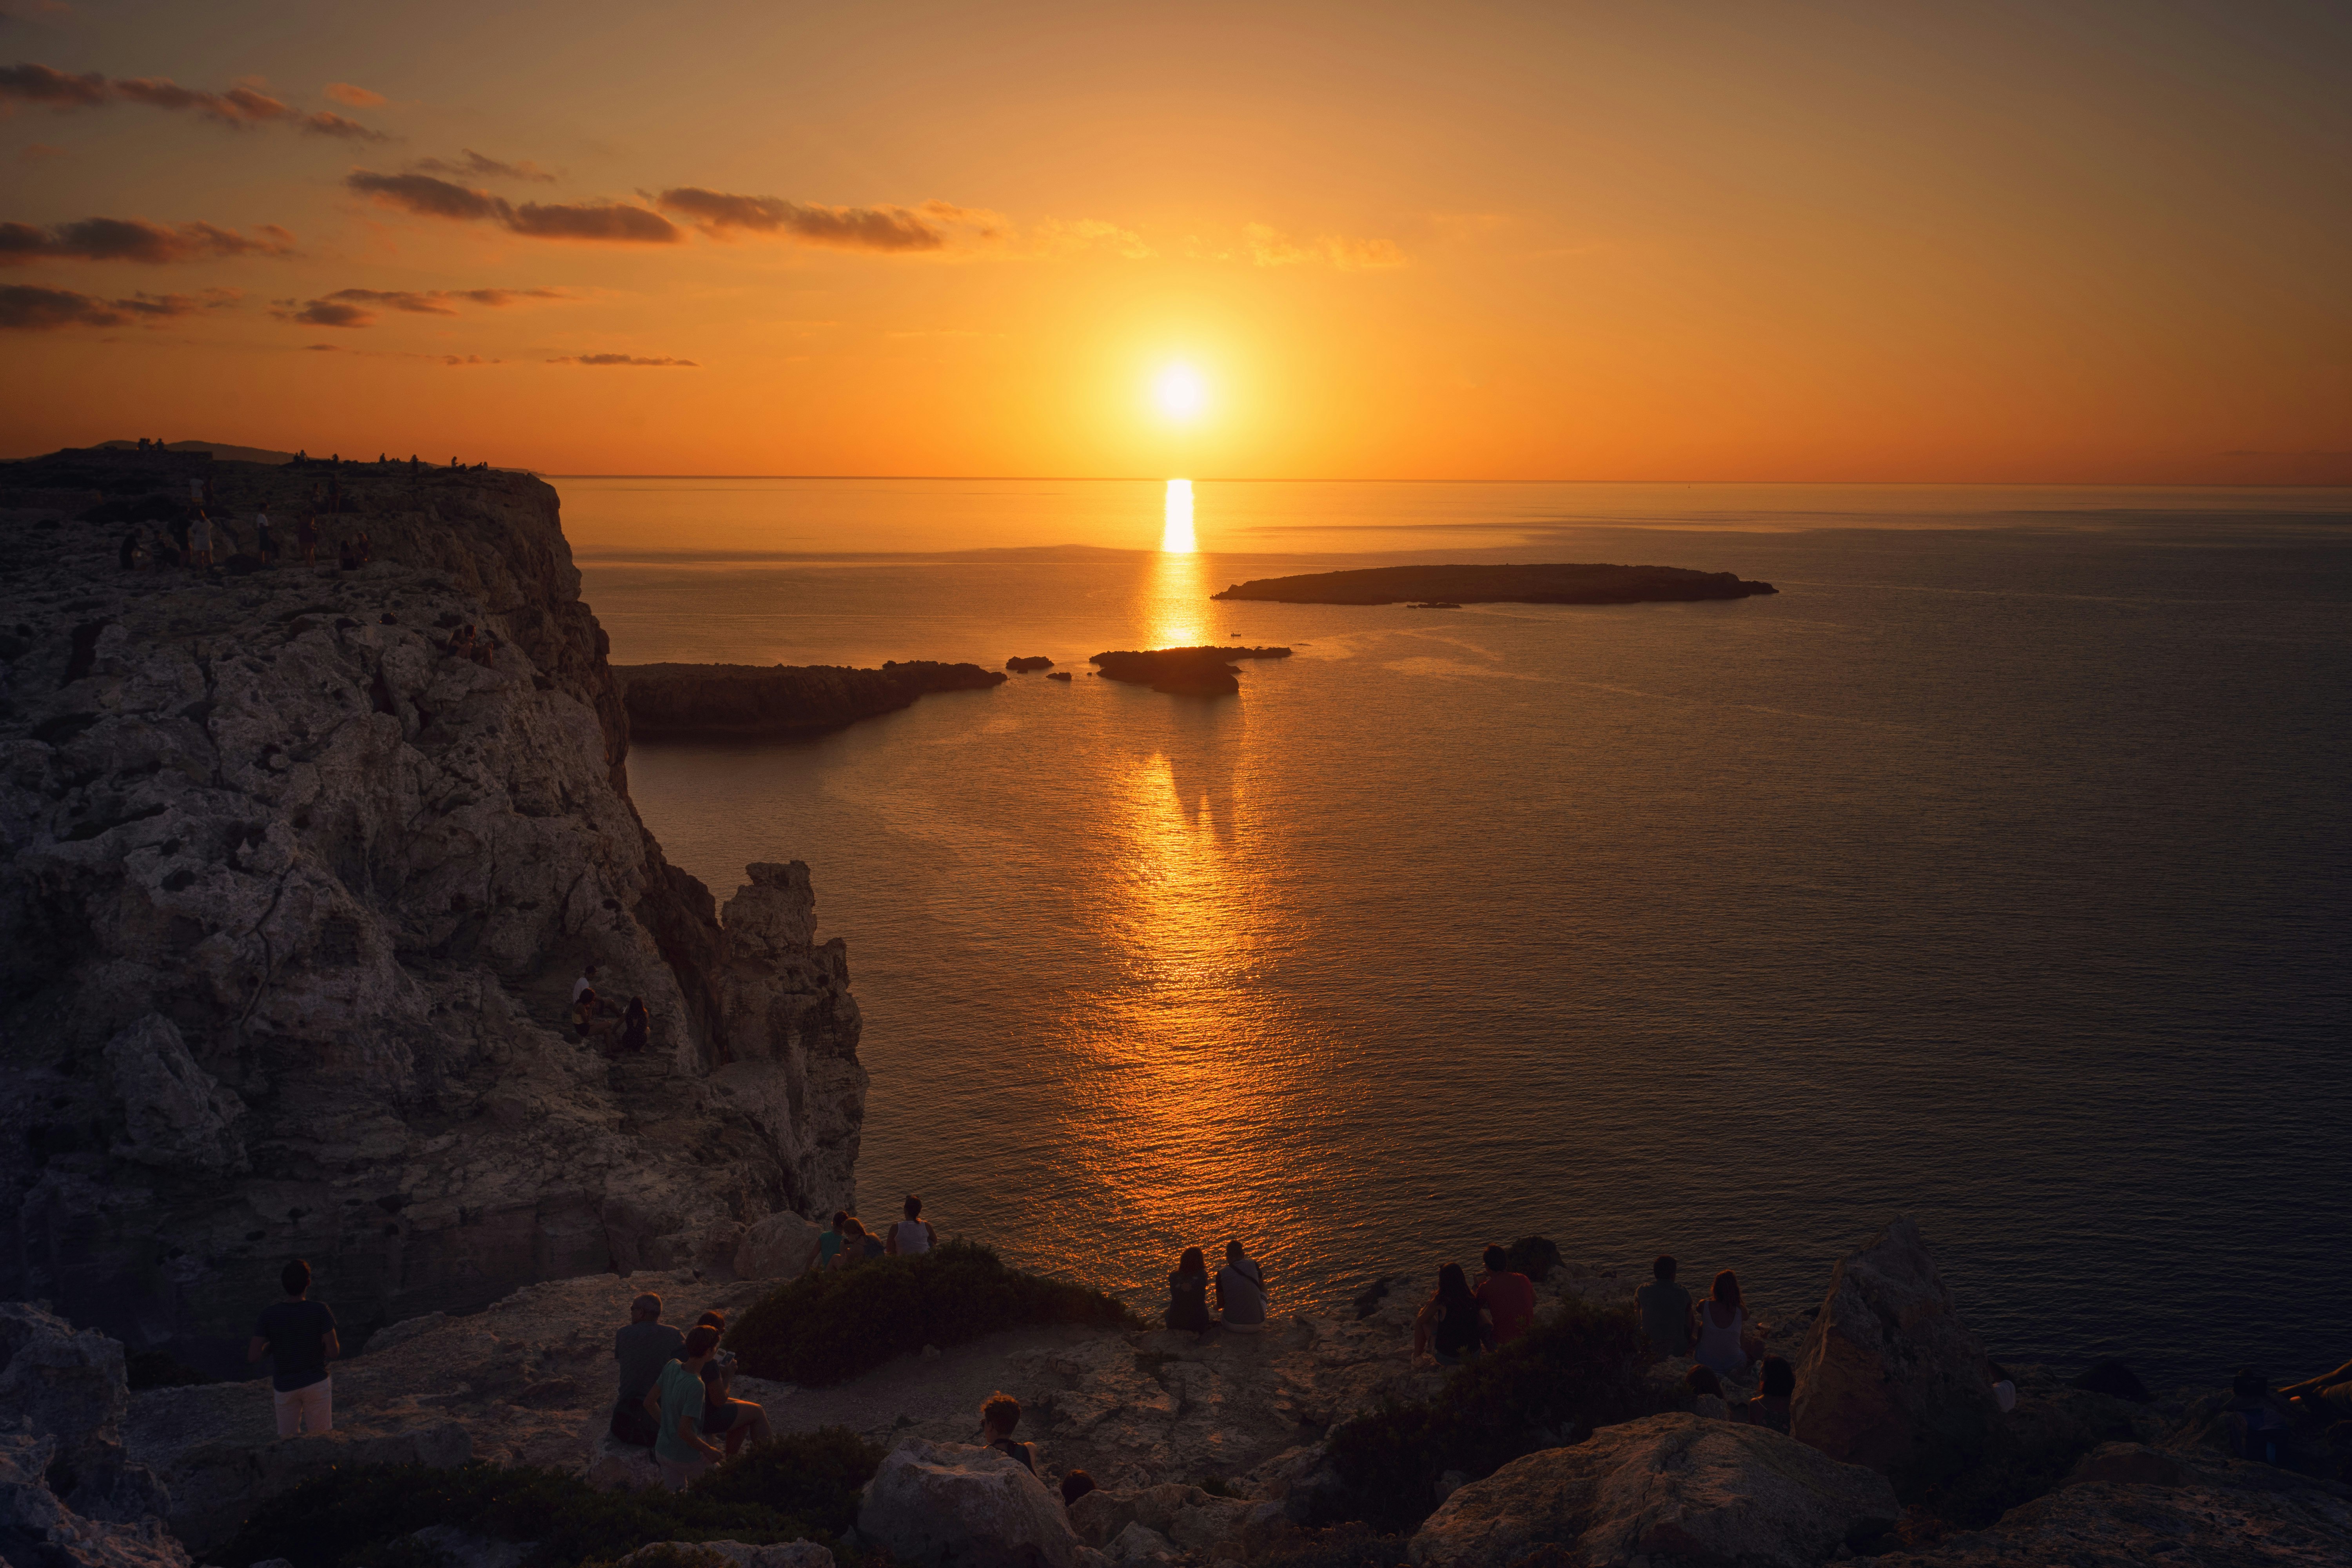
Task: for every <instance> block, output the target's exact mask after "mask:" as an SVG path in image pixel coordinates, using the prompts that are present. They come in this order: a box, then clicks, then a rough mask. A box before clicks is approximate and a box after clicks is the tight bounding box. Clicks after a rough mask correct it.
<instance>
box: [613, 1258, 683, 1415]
mask: <svg viewBox="0 0 2352 1568" xmlns="http://www.w3.org/2000/svg"><path fill="white" fill-rule="evenodd" d="M661 1313H662V1299H661V1298H660V1297H659V1296H656V1295H655V1294H653V1293H652V1292H651V1291H647V1292H646V1294H645V1295H642V1296H640V1297H638V1298H637V1299H636V1300H634V1301H632V1302H630V1303H629V1326H628V1327H627V1328H625V1329H620V1330H616V1331H614V1334H613V1359H614V1361H616V1362H619V1363H621V1397H620V1400H619V1402H618V1403H616V1404H615V1405H614V1406H613V1422H612V1426H611V1431H612V1434H613V1436H615V1437H617V1438H619V1439H620V1440H621V1441H622V1442H624V1443H634V1444H635V1445H636V1446H637V1447H640V1448H650V1447H653V1442H654V1437H655V1436H656V1427H655V1425H654V1417H653V1416H652V1415H650V1414H648V1413H647V1412H646V1394H648V1393H650V1392H651V1391H652V1389H653V1386H654V1381H655V1380H656V1378H658V1377H659V1376H660V1375H661V1370H662V1368H663V1367H665V1366H667V1365H668V1364H669V1363H671V1362H673V1361H675V1360H677V1355H678V1352H681V1351H683V1350H684V1349H685V1348H686V1336H685V1335H684V1334H682V1333H679V1332H678V1331H677V1330H676V1329H673V1328H671V1327H670V1326H669V1325H668V1324H667V1323H665V1322H663V1321H661Z"/></svg>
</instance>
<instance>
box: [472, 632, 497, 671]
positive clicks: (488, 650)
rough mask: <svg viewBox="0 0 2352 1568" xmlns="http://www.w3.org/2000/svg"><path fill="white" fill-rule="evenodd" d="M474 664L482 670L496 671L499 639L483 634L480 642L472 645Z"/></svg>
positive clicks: (486, 633)
mask: <svg viewBox="0 0 2352 1568" xmlns="http://www.w3.org/2000/svg"><path fill="white" fill-rule="evenodd" d="M474 662H475V663H476V664H478V665H480V666H481V667H482V668H484V669H496V668H498V667H499V639H498V638H497V637H492V636H491V635H490V634H489V633H488V632H484V633H483V634H482V636H481V638H480V640H479V641H478V642H476V643H475V644H474Z"/></svg>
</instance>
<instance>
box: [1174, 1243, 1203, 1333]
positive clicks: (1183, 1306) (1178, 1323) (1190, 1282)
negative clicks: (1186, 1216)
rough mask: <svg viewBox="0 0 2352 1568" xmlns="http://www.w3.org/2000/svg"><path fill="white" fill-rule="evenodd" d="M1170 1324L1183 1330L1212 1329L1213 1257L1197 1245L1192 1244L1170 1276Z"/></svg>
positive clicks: (1198, 1330)
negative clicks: (1210, 1298) (1211, 1272)
mask: <svg viewBox="0 0 2352 1568" xmlns="http://www.w3.org/2000/svg"><path fill="white" fill-rule="evenodd" d="M1168 1326H1169V1327H1170V1328H1171V1329H1175V1330H1178V1331H1188V1332H1191V1333H1195V1334H1205V1333H1207V1332H1208V1331H1209V1260H1208V1259H1207V1258H1203V1257H1202V1255H1201V1249H1200V1248H1199V1247H1186V1248H1185V1249H1184V1256H1183V1257H1181V1258H1178V1259H1177V1260H1176V1270H1175V1272H1174V1273H1172V1274H1171V1275H1169V1276H1168Z"/></svg>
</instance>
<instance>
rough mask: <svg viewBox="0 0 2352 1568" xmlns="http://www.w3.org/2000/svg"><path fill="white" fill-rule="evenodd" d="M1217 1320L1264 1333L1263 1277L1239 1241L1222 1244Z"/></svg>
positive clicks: (1244, 1330)
mask: <svg viewBox="0 0 2352 1568" xmlns="http://www.w3.org/2000/svg"><path fill="white" fill-rule="evenodd" d="M1457 1272H1458V1271H1457ZM1217 1318H1218V1321H1221V1322H1223V1324H1224V1326H1225V1327H1226V1328H1229V1329H1231V1330H1233V1331H1234V1332H1235V1333H1241V1334H1262V1333H1264V1332H1265V1272H1264V1270H1262V1269H1260V1268H1258V1266H1257V1261H1256V1259H1255V1258H1251V1257H1250V1255H1249V1254H1248V1253H1246V1252H1244V1251H1243V1250H1242V1244H1241V1243H1240V1242H1238V1241H1228V1242H1226V1243H1225V1266H1224V1267H1223V1268H1220V1269H1218V1270H1217Z"/></svg>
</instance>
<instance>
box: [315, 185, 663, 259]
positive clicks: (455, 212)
mask: <svg viewBox="0 0 2352 1568" xmlns="http://www.w3.org/2000/svg"><path fill="white" fill-rule="evenodd" d="M343 184H344V186H345V188H346V189H349V190H352V191H355V192H357V193H358V194H359V195H363V196H369V197H373V199H374V200H376V201H378V202H380V203H382V204H383V205H386V206H390V207H397V208H399V209H400V210H401V211H403V212H409V213H415V215H417V216H420V217H439V218H449V219H452V220H454V221H457V222H460V223H494V224H497V225H499V226H500V227H503V228H507V229H510V230H512V231H513V232H514V233H516V234H520V235H528V236H530V237H531V238H533V239H586V240H605V241H611V242H614V243H616V244H625V245H675V244H677V242H678V241H680V240H682V239H684V238H685V237H686V231H685V230H683V229H681V228H679V227H678V226H677V225H676V224H674V223H672V222H670V221H669V219H667V218H666V217H664V216H661V214H659V213H657V212H655V211H654V210H652V209H651V208H650V207H639V206H630V205H625V204H623V203H618V202H594V203H585V204H580V205H543V204H541V203H539V202H524V203H521V204H520V205H517V204H516V203H513V202H509V201H508V200H507V199H506V198H505V197H504V196H499V195H491V194H490V193H489V192H488V191H478V190H475V189H474V188H472V187H471V186H469V185H460V184H453V183H451V182H450V181H447V180H443V179H436V178H435V177H434V176H433V175H430V174H375V173H373V171H370V170H367V169H355V170H353V171H352V173H351V174H349V175H347V176H345V177H344V180H343Z"/></svg>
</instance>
